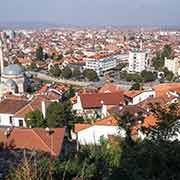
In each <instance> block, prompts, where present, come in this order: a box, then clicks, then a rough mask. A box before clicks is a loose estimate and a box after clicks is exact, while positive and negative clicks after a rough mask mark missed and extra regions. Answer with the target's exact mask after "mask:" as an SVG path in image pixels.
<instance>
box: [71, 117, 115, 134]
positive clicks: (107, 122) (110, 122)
mask: <svg viewBox="0 0 180 180" xmlns="http://www.w3.org/2000/svg"><path fill="white" fill-rule="evenodd" d="M95 125H97V126H118V120H116V119H115V118H114V117H113V116H109V117H106V118H104V119H99V120H96V122H95V123H93V124H75V128H74V131H75V132H76V133H78V132H79V131H82V130H84V129H87V128H90V127H92V126H95Z"/></svg>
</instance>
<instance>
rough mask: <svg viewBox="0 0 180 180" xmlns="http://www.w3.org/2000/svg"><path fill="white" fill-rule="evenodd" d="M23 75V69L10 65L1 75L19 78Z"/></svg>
mask: <svg viewBox="0 0 180 180" xmlns="http://www.w3.org/2000/svg"><path fill="white" fill-rule="evenodd" d="M22 74H23V69H22V68H21V66H19V65H17V64H10V65H8V66H7V67H5V68H4V71H3V75H5V76H19V75H22Z"/></svg>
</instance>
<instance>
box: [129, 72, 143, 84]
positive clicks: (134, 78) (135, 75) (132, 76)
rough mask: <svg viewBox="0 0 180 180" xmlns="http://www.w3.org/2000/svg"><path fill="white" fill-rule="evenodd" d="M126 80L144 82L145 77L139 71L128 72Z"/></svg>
mask: <svg viewBox="0 0 180 180" xmlns="http://www.w3.org/2000/svg"><path fill="white" fill-rule="evenodd" d="M126 80H127V81H134V82H139V83H140V82H142V80H143V77H142V76H140V74H138V73H133V74H126Z"/></svg>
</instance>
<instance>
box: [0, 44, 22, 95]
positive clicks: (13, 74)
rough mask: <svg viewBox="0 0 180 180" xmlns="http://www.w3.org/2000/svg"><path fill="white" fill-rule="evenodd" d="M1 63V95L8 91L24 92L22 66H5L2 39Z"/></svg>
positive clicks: (0, 45)
mask: <svg viewBox="0 0 180 180" xmlns="http://www.w3.org/2000/svg"><path fill="white" fill-rule="evenodd" d="M0 65H1V83H0V96H1V95H2V94H4V93H6V92H11V93H16V94H19V93H20V94H22V93H24V85H25V76H24V71H23V69H22V68H21V66H19V65H17V64H10V65H8V66H7V67H4V58H3V45H2V41H0Z"/></svg>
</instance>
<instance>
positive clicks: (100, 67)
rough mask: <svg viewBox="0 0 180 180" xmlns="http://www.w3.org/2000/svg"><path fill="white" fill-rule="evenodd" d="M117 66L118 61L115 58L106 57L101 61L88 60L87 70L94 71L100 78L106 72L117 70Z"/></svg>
mask: <svg viewBox="0 0 180 180" xmlns="http://www.w3.org/2000/svg"><path fill="white" fill-rule="evenodd" d="M116 66H117V60H116V58H115V57H105V58H100V59H96V58H87V59H86V65H85V69H93V70H94V71H96V73H97V75H98V76H99V75H101V74H103V73H104V72H106V71H108V70H111V69H113V68H115V67H116Z"/></svg>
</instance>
